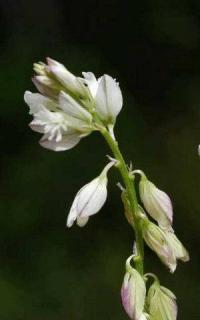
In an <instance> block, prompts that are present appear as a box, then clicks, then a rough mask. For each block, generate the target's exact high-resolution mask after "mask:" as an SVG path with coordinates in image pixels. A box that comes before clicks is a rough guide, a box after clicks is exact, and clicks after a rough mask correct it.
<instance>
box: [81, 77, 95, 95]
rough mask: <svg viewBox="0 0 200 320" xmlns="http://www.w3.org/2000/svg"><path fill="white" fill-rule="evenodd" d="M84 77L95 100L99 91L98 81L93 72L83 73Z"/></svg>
mask: <svg viewBox="0 0 200 320" xmlns="http://www.w3.org/2000/svg"><path fill="white" fill-rule="evenodd" d="M82 75H83V76H84V78H85V82H86V84H87V86H88V88H89V90H90V93H91V95H92V97H93V98H95V97H96V93H97V89H98V81H97V79H96V77H95V75H94V73H92V72H82Z"/></svg>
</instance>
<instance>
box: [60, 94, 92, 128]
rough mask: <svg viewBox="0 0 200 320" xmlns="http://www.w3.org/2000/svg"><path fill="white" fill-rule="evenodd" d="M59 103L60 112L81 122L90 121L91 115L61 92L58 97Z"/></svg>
mask: <svg viewBox="0 0 200 320" xmlns="http://www.w3.org/2000/svg"><path fill="white" fill-rule="evenodd" d="M59 103H60V106H61V108H62V110H63V111H64V112H66V113H67V114H68V115H70V116H72V117H75V118H78V119H81V120H85V121H87V122H91V121H92V116H91V114H90V113H89V112H88V111H87V110H85V109H84V108H83V107H81V106H80V105H79V104H78V103H77V102H76V101H75V100H74V99H73V98H72V97H70V96H69V95H68V94H66V93H65V92H63V91H61V93H60V95H59Z"/></svg>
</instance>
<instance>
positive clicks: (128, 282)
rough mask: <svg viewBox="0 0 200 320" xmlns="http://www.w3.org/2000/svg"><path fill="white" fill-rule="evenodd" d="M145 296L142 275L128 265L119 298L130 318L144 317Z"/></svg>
mask: <svg viewBox="0 0 200 320" xmlns="http://www.w3.org/2000/svg"><path fill="white" fill-rule="evenodd" d="M129 259H130V258H129ZM129 259H128V260H129ZM128 260H127V261H128ZM145 296H146V286H145V282H144V280H143V278H142V276H141V275H140V274H139V272H138V271H137V270H135V269H133V268H132V267H131V266H130V265H129V266H128V268H127V272H126V274H125V276H124V281H123V284H122V288H121V299H122V304H123V307H124V309H125V311H126V313H127V314H128V316H129V317H130V319H132V320H145V319H146V315H145V313H144V312H143V310H144V303H145Z"/></svg>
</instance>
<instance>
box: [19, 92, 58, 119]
mask: <svg viewBox="0 0 200 320" xmlns="http://www.w3.org/2000/svg"><path fill="white" fill-rule="evenodd" d="M24 101H25V102H26V103H27V105H28V106H29V107H30V114H35V113H37V112H39V111H41V110H42V109H43V108H44V107H46V108H48V109H50V110H56V109H57V105H56V103H54V102H53V101H52V100H51V99H49V98H47V97H45V96H43V95H42V94H40V93H32V92H30V91H25V93H24Z"/></svg>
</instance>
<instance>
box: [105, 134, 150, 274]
mask: <svg viewBox="0 0 200 320" xmlns="http://www.w3.org/2000/svg"><path fill="white" fill-rule="evenodd" d="M101 133H102V135H103V136H104V138H105V140H106V142H107V143H108V145H109V147H110V149H111V150H112V152H113V155H114V157H115V158H116V160H118V165H117V168H118V169H119V171H120V174H121V176H122V179H123V181H124V185H125V187H126V191H127V195H128V200H129V202H130V206H131V212H132V215H133V219H134V230H135V240H136V249H137V256H136V257H135V259H134V261H135V266H136V269H137V271H138V272H140V274H142V275H143V272H144V266H143V260H144V245H143V237H142V231H141V227H140V217H139V216H138V201H137V196H136V191H135V186H134V181H133V177H132V176H131V175H130V173H129V170H128V168H127V166H126V163H125V160H124V158H123V156H122V154H121V151H120V149H119V147H118V143H117V141H116V140H115V139H114V137H113V136H112V135H111V134H110V132H109V131H108V130H106V129H105V128H103V129H102V130H101Z"/></svg>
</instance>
